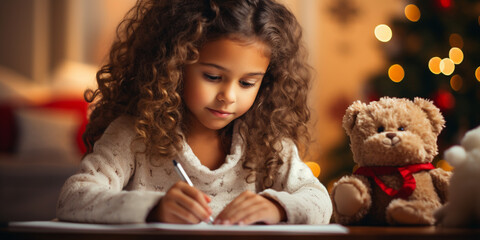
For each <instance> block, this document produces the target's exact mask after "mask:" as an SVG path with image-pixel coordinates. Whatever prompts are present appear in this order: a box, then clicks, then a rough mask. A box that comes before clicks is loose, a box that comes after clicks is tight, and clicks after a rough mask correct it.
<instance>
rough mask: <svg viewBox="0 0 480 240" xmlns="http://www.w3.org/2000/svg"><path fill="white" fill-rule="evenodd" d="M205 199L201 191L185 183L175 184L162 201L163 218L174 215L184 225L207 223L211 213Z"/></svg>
mask: <svg viewBox="0 0 480 240" xmlns="http://www.w3.org/2000/svg"><path fill="white" fill-rule="evenodd" d="M207 199H209V198H208V196H207V198H206V197H205V194H204V193H202V192H201V191H199V190H197V189H195V188H193V187H191V186H189V185H188V184H186V183H183V182H178V183H177V184H175V185H174V186H173V187H172V188H170V190H169V191H168V192H167V194H166V195H165V196H164V199H162V202H163V203H164V204H163V211H164V212H166V213H168V214H164V218H168V217H169V216H170V215H174V216H176V217H178V218H180V219H182V220H183V221H184V223H198V222H200V221H207V220H208V218H209V217H210V215H211V213H212V211H211V209H210V207H209V206H208V204H207Z"/></svg>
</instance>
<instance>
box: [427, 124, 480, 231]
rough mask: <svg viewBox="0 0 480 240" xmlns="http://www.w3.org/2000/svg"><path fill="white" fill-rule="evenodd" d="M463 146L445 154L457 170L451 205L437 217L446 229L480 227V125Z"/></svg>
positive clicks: (452, 186)
mask: <svg viewBox="0 0 480 240" xmlns="http://www.w3.org/2000/svg"><path fill="white" fill-rule="evenodd" d="M460 144H461V145H460V146H453V147H451V148H449V149H447V150H446V151H445V152H444V158H445V160H446V161H447V162H448V163H449V164H450V165H452V166H453V167H454V170H453V175H452V178H451V180H450V187H449V192H448V203H447V204H445V205H444V206H442V207H441V208H440V209H438V210H437V211H436V212H435V214H434V216H435V218H436V220H437V225H439V226H442V227H476V228H479V227H480V188H479V185H478V184H479V183H480V126H479V127H477V128H475V129H472V130H470V131H468V132H467V133H466V134H465V136H464V137H463V139H462V141H461V143H460Z"/></svg>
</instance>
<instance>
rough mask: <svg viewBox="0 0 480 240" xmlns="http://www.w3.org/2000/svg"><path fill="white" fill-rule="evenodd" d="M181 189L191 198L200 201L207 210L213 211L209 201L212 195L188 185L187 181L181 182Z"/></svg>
mask: <svg viewBox="0 0 480 240" xmlns="http://www.w3.org/2000/svg"><path fill="white" fill-rule="evenodd" d="M181 185H182V186H181V191H182V192H183V193H184V194H186V195H188V196H189V197H190V198H192V199H193V200H195V201H196V202H198V203H199V204H200V205H201V206H202V207H203V208H204V209H205V210H206V211H207V212H209V213H211V211H212V210H211V209H210V206H208V203H209V202H210V197H208V196H207V194H205V193H203V192H201V191H200V190H198V189H196V188H194V187H192V186H190V185H188V184H187V183H185V182H181Z"/></svg>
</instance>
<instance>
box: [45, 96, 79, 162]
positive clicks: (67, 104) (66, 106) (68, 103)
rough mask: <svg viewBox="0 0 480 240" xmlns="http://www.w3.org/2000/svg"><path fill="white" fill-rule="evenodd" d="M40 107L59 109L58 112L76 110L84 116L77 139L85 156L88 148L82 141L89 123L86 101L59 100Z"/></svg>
mask: <svg viewBox="0 0 480 240" xmlns="http://www.w3.org/2000/svg"><path fill="white" fill-rule="evenodd" d="M38 107H41V108H48V109H58V110H75V111H77V112H78V113H80V115H81V116H82V123H81V124H80V126H79V128H78V131H77V136H76V138H75V139H76V142H77V146H78V149H79V150H80V152H81V153H82V154H84V153H85V152H86V151H87V148H86V147H85V145H84V144H83V140H82V135H83V132H85V128H86V126H87V123H88V119H87V109H88V103H87V102H86V101H84V100H81V99H59V100H53V101H50V102H48V103H45V104H43V105H40V106H38Z"/></svg>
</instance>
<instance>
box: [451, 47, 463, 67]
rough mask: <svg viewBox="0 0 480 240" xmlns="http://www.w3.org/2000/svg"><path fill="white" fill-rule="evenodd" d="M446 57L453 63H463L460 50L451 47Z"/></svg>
mask: <svg viewBox="0 0 480 240" xmlns="http://www.w3.org/2000/svg"><path fill="white" fill-rule="evenodd" d="M448 57H449V58H450V59H452V61H453V63H455V64H460V63H461V62H462V61H463V52H462V50H461V49H460V48H457V47H453V48H451V49H450V51H449V52H448Z"/></svg>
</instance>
